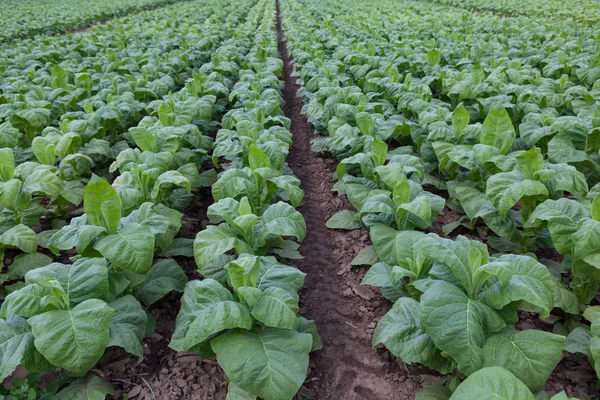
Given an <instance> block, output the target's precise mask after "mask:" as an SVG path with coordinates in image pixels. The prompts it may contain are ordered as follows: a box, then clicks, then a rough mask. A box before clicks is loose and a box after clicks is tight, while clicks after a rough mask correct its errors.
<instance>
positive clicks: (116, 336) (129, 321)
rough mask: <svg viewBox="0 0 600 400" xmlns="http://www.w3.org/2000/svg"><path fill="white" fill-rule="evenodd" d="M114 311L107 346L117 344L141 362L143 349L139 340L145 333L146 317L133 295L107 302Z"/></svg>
mask: <svg viewBox="0 0 600 400" xmlns="http://www.w3.org/2000/svg"><path fill="white" fill-rule="evenodd" d="M108 305H109V306H110V308H112V309H113V310H114V312H115V314H114V316H113V318H112V320H111V321H110V326H109V332H110V341H109V342H108V346H119V347H122V348H123V349H125V351H127V352H128V353H131V354H134V355H136V356H137V357H138V362H141V361H142V359H143V357H144V350H143V349H142V344H141V343H140V341H141V340H142V339H143V338H144V335H145V333H146V324H147V323H148V317H147V315H146V311H144V309H143V308H142V305H141V304H140V303H138V301H137V300H136V299H135V297H133V296H131V295H126V296H123V297H119V298H118V299H116V300H114V301H112V302H110V303H109V304H108Z"/></svg>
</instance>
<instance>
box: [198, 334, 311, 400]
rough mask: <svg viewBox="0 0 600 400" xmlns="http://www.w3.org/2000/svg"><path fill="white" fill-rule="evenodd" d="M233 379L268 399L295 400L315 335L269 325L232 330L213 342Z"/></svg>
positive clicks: (304, 377) (218, 359) (247, 389)
mask: <svg viewBox="0 0 600 400" xmlns="http://www.w3.org/2000/svg"><path fill="white" fill-rule="evenodd" d="M210 344H211V346H212V348H213V350H214V351H215V353H216V354H217V361H218V362H219V365H220V366H221V367H222V368H223V370H224V371H225V373H226V374H227V376H228V377H229V379H231V382H233V383H235V384H236V385H237V386H239V387H240V388H242V389H243V390H244V391H246V392H248V393H250V394H252V395H255V396H258V397H261V398H263V399H265V400H291V399H292V398H293V397H294V395H295V394H296V393H297V392H298V390H299V389H300V386H302V383H303V382H304V380H305V379H306V371H307V368H308V353H309V352H310V350H311V347H312V336H311V335H310V334H307V333H298V332H294V331H291V330H285V329H275V328H265V329H264V330H263V331H262V332H260V333H253V332H239V331H237V332H236V331H232V332H229V333H226V334H223V335H221V336H218V337H217V338H215V339H213V340H211V342H210Z"/></svg>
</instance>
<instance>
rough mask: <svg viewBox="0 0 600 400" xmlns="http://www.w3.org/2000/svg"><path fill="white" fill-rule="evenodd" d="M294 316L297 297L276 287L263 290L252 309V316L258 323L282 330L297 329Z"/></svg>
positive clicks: (296, 321)
mask: <svg viewBox="0 0 600 400" xmlns="http://www.w3.org/2000/svg"><path fill="white" fill-rule="evenodd" d="M296 314H298V297H297V296H293V295H292V294H290V293H289V292H288V291H286V290H284V289H281V288H278V287H269V288H267V289H265V290H264V291H263V292H262V293H261V295H260V296H259V297H258V299H257V301H256V305H255V306H254V308H253V309H252V316H253V317H254V318H256V319H257V320H258V321H260V322H262V323H263V324H265V325H267V326H272V327H274V328H282V329H296V328H297V327H298V319H297V318H296Z"/></svg>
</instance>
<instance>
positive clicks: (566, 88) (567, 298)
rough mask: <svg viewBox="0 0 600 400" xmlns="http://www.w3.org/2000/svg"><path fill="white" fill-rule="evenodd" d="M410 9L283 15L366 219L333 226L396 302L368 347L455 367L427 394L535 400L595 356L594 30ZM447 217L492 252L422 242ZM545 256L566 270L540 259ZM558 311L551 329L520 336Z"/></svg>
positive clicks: (346, 190)
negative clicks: (555, 257)
mask: <svg viewBox="0 0 600 400" xmlns="http://www.w3.org/2000/svg"><path fill="white" fill-rule="evenodd" d="M402 5H403V6H402V10H403V12H402V14H398V15H396V14H393V15H392V16H390V15H388V14H387V13H381V12H380V11H381V8H384V7H390V9H391V8H392V7H393V8H397V7H398V4H397V3H393V4H392V3H390V2H387V1H385V0H381V1H378V2H376V6H375V7H373V6H372V4H369V5H366V4H362V3H351V2H345V1H332V2H316V1H304V2H296V1H293V0H289V1H286V2H283V6H282V13H283V22H284V27H285V31H286V37H287V41H288V45H289V46H290V50H291V55H292V57H293V58H294V60H295V66H296V75H297V76H298V77H299V82H300V83H301V84H303V86H304V88H302V89H301V91H300V92H299V95H302V96H304V98H305V102H306V105H305V107H304V109H303V111H304V112H305V113H306V114H307V115H308V117H309V120H310V121H311V122H312V123H313V124H314V125H315V127H316V128H317V132H318V133H320V134H321V136H319V137H317V138H316V139H315V140H314V142H313V149H314V150H316V151H326V152H328V153H330V154H332V155H334V156H336V157H337V158H338V159H339V160H340V163H339V165H338V167H337V171H336V181H337V182H336V185H335V190H336V191H337V192H338V193H339V194H341V195H345V196H347V197H348V200H349V201H350V203H351V204H352V206H353V207H354V208H355V211H352V210H344V211H341V212H339V213H337V214H335V215H334V216H333V217H332V218H331V219H330V220H329V221H328V222H327V224H328V226H329V227H330V228H337V229H355V228H358V227H361V226H363V225H364V226H367V227H368V229H369V233H370V237H371V241H372V243H373V245H372V246H370V247H368V248H366V249H364V250H363V251H362V252H361V253H360V254H359V255H358V256H357V257H356V259H355V260H354V261H353V264H355V265H372V267H371V268H370V270H369V272H368V273H367V275H366V276H365V279H364V282H363V283H365V284H369V285H373V286H379V287H381V288H382V293H383V294H384V296H385V297H386V298H388V299H390V300H391V301H393V302H394V306H393V307H392V310H390V311H389V312H388V314H386V315H385V316H384V317H383V318H382V320H381V321H380V322H379V323H378V325H377V329H376V331H375V334H374V338H373V344H374V345H377V344H378V343H383V344H384V345H385V346H386V347H387V348H388V349H389V350H390V351H391V352H392V353H394V354H395V355H397V356H398V357H400V358H402V359H403V360H404V361H405V362H418V363H420V364H423V365H425V366H427V367H429V368H432V369H436V370H438V371H440V372H442V373H445V374H447V373H451V372H454V374H453V375H454V376H455V379H454V380H453V381H452V383H451V384H450V385H449V387H434V388H426V389H425V390H424V391H423V392H422V393H420V394H419V396H420V397H419V398H422V399H426V398H450V397H451V398H452V399H455V398H473V399H475V398H477V399H480V398H484V397H480V395H479V394H477V395H476V394H475V393H479V391H480V390H487V391H491V392H493V393H495V394H496V395H499V396H504V397H505V398H533V394H532V392H531V391H539V390H540V389H542V388H543V386H544V384H545V382H546V380H547V379H548V377H549V376H550V374H551V373H552V371H553V370H554V368H555V367H556V365H557V364H558V362H559V361H560V359H561V357H562V354H563V347H564V348H565V349H566V350H568V351H573V352H578V353H583V354H586V355H588V357H589V358H590V359H591V360H595V358H594V357H595V356H594V350H593V348H594V347H593V346H594V343H595V336H594V335H595V333H594V332H595V331H596V328H595V325H594V321H595V320H596V317H595V313H596V311H595V308H594V307H590V308H588V309H587V310H586V312H585V314H584V315H585V316H586V318H587V319H589V320H590V321H592V327H591V330H590V328H589V327H587V326H586V325H585V324H581V323H580V322H577V321H579V320H580V317H579V316H578V315H579V313H580V310H582V309H583V308H584V307H585V305H587V304H589V303H590V301H591V299H592V298H593V297H594V295H595V293H596V292H597V290H598V276H597V269H596V268H597V267H596V266H595V265H596V257H597V252H598V248H597V244H596V240H595V237H596V236H597V234H596V233H595V232H596V231H595V229H597V228H596V227H597V226H598V225H597V224H598V219H597V218H598V217H599V216H600V215H599V214H598V213H599V211H598V210H599V209H598V204H599V202H600V200H598V197H597V194H598V190H597V186H596V185H597V184H598V179H597V175H596V174H597V171H598V167H599V164H598V149H599V146H598V144H597V142H596V139H595V138H596V136H597V134H598V133H599V132H600V130H598V129H599V128H598V121H597V118H598V117H597V115H598V113H597V108H596V99H597V94H598V91H597V89H598V78H599V77H600V76H598V75H595V73H596V71H595V69H594V68H595V61H594V60H595V59H596V57H597V56H596V50H595V45H594V44H593V40H592V39H591V38H592V37H593V35H594V31H593V30H591V29H589V30H586V31H584V33H583V35H581V36H578V35H580V34H581V31H578V30H576V29H571V28H569V27H567V26H566V25H565V30H566V31H565V32H563V35H562V36H561V37H560V38H558V37H556V38H554V37H552V36H551V34H550V29H551V27H550V24H548V23H546V24H543V23H542V24H539V25H536V26H531V24H529V25H525V24H526V23H527V22H528V21H527V20H524V19H508V18H507V19H504V20H498V19H497V18H495V17H493V16H490V15H465V13H464V12H462V13H461V12H459V11H458V10H456V12H455V10H452V12H450V13H449V12H448V9H447V7H437V6H432V8H431V9H430V10H428V11H427V12H422V10H421V9H422V4H420V3H419V4H418V3H412V2H403V3H402ZM331 10H335V14H336V17H335V18H330V17H328V16H327V15H328V14H329V13H331V12H332V11H331ZM453 12H455V14H453ZM356 15H360V16H361V17H360V18H356V17H355V16H356ZM542 22H543V20H542ZM388 143H390V144H393V149H391V150H390V146H389V145H388ZM441 195H444V196H441ZM446 196H447V200H445V199H444V197H446ZM567 197H568V198H567ZM444 207H447V208H449V209H452V210H454V211H456V212H458V213H461V214H464V215H463V216H462V217H461V218H460V219H459V220H457V221H455V222H452V223H451V224H448V225H447V226H445V227H444V234H446V235H452V232H453V231H454V230H456V229H462V230H463V231H464V230H466V231H469V230H472V229H475V228H477V229H478V230H479V231H484V232H486V233H487V237H486V241H487V245H488V246H489V248H490V249H492V250H495V251H497V252H498V253H493V254H492V255H490V254H489V248H488V246H486V245H485V244H483V243H481V242H479V241H475V240H471V239H468V238H467V237H465V236H460V235H459V236H458V237H456V239H454V240H451V239H446V238H442V237H440V236H438V235H437V234H435V233H429V234H426V233H425V232H422V230H425V231H426V232H427V231H430V232H431V229H430V227H431V225H432V223H433V222H434V220H435V219H436V217H437V215H438V214H440V213H441V212H442V211H443V210H444ZM496 235H497V236H496ZM545 248H555V249H556V250H557V251H558V252H560V253H561V254H564V261H563V263H562V264H561V265H560V266H559V265H558V263H556V262H555V261H552V260H546V259H543V258H540V259H538V257H537V256H536V255H535V254H534V253H535V252H536V251H538V250H540V249H545ZM511 253H512V254H511ZM565 271H568V272H570V274H568V275H567V274H564V275H561V273H564V272H565ZM569 278H570V279H569ZM555 308H561V309H562V310H563V311H564V312H565V313H566V315H567V316H566V317H565V319H563V321H562V322H561V323H558V324H556V326H555V333H549V332H545V331H540V330H535V329H528V330H522V331H519V330H516V329H515V328H514V327H513V325H514V324H516V323H517V322H518V312H519V311H529V312H536V313H538V314H540V316H542V317H547V316H548V315H549V314H550V312H551V311H552V310H553V309H555ZM567 336H568V337H567ZM579 339H582V340H581V342H578V340H579ZM576 343H577V344H576ZM580 343H581V344H580ZM498 368H503V369H504V370H506V371H504V370H502V369H500V370H499V369H498ZM499 371H502V372H499ZM517 377H518V379H517ZM465 378H466V380H464V382H463V383H462V384H460V386H458V388H457V385H458V384H459V383H460V382H461V381H462V380H463V379H465ZM519 380H520V382H522V383H520V382H519ZM523 384H524V385H523ZM520 385H523V390H522V391H521V386H520ZM511 386H512V388H511ZM467 388H468V389H467ZM512 389H514V390H516V391H520V394H517V392H514V393H508V392H506V390H512ZM436 393H437V394H436ZM436 395H437V396H438V397H434V396H436ZM481 396H482V395H481ZM536 396H545V393H542V392H538V393H537V394H536ZM557 398H558V397H557Z"/></svg>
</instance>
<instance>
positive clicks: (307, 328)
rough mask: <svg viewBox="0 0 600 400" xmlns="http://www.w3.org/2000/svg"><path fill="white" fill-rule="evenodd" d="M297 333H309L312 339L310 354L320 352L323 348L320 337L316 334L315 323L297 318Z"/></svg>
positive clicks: (300, 317)
mask: <svg viewBox="0 0 600 400" xmlns="http://www.w3.org/2000/svg"><path fill="white" fill-rule="evenodd" d="M297 331H298V332H300V333H310V335H311V336H312V338H313V342H312V348H311V349H310V351H311V352H313V351H317V350H321V349H322V348H323V342H322V341H321V337H320V336H319V333H318V332H317V324H316V323H315V321H311V320H308V319H306V318H304V317H302V316H299V317H298V329H297Z"/></svg>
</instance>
